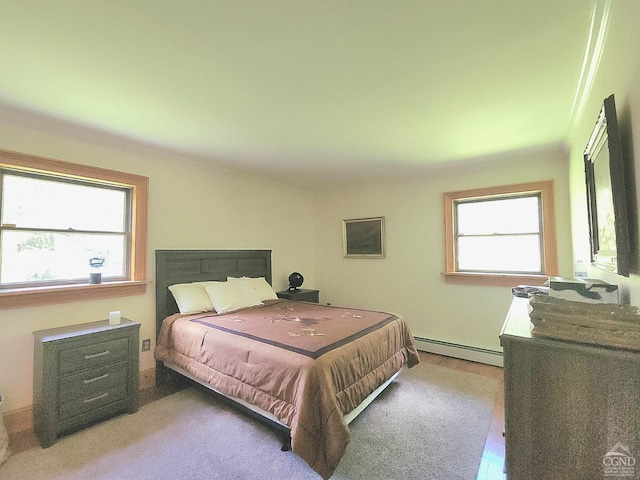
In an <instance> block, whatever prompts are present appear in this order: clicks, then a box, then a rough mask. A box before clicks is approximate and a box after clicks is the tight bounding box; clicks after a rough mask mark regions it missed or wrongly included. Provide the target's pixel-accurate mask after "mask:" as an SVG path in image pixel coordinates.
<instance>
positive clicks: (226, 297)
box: [204, 282, 262, 313]
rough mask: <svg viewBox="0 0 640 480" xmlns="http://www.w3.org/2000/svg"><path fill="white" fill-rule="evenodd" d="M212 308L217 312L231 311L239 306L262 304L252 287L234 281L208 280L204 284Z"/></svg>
mask: <svg viewBox="0 0 640 480" xmlns="http://www.w3.org/2000/svg"><path fill="white" fill-rule="evenodd" d="M204 288H205V290H206V292H207V294H208V295H209V299H210V300H211V303H212V304H213V308H215V309H216V312H218V313H227V312H233V311H234V310H239V309H241V308H247V307H253V306H255V305H262V301H261V300H260V298H259V297H258V294H257V293H256V292H255V290H254V289H253V288H250V286H248V285H247V284H236V283H235V282H208V283H207V284H206V285H205V286H204Z"/></svg>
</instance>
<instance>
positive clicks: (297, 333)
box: [155, 300, 419, 479]
mask: <svg viewBox="0 0 640 480" xmlns="http://www.w3.org/2000/svg"><path fill="white" fill-rule="evenodd" d="M155 356H156V359H158V360H162V361H164V362H167V363H169V364H173V365H177V366H179V367H181V368H183V369H184V370H186V371H188V372H189V373H191V374H192V375H193V376H194V377H196V378H198V379H199V380H200V381H203V382H205V383H207V384H209V385H211V386H212V387H213V388H215V389H216V390H218V391H219V392H222V393H224V394H226V395H229V396H233V397H237V398H240V399H242V400H244V401H246V402H248V403H250V404H252V405H255V406H257V407H259V408H261V409H262V410H265V411H267V412H270V413H271V414H273V415H274V416H275V417H276V418H277V419H278V420H279V421H280V422H282V423H283V424H285V425H287V426H288V427H289V428H290V429H291V448H292V450H293V451H294V452H295V453H296V454H297V455H299V456H300V457H301V458H303V459H304V460H305V461H306V462H307V463H308V464H309V465H310V466H311V468H313V469H314V470H315V471H316V472H318V474H320V475H321V476H322V477H323V478H325V479H326V478H329V477H330V476H331V474H332V473H333V471H334V470H335V468H336V467H337V465H338V463H339V461H340V459H341V458H342V456H343V454H344V451H345V448H346V446H347V444H348V443H349V428H348V426H347V424H346V422H345V420H344V414H346V413H349V412H350V411H351V410H353V409H354V408H355V407H356V406H358V405H359V404H360V403H361V402H362V401H363V400H364V399H365V398H366V397H367V396H368V395H369V394H370V393H371V392H373V391H374V390H375V389H376V388H377V387H378V386H380V385H381V384H382V383H384V382H385V381H386V380H387V379H389V378H390V377H391V376H392V375H393V374H394V373H395V372H397V371H398V370H399V369H400V368H401V367H402V366H403V365H404V364H407V365H408V366H409V367H412V366H414V365H416V364H417V363H418V362H419V358H418V353H417V351H416V348H415V344H414V340H413V337H412V335H411V333H410V331H409V328H408V326H407V324H406V323H405V321H404V320H403V319H402V318H400V317H398V316H396V315H392V314H390V313H385V312H374V311H369V310H357V309H346V308H339V307H330V306H324V305H319V304H314V303H305V302H291V301H285V300H271V301H269V302H266V303H265V304H264V305H261V306H258V307H251V308H247V309H243V310H240V311H237V312H233V313H227V314H222V315H218V314H211V313H203V314H197V315H188V316H183V315H180V314H176V315H172V316H170V317H168V318H167V319H166V320H165V321H164V324H163V327H162V329H161V331H160V335H159V336H158V342H157V346H156V350H155Z"/></svg>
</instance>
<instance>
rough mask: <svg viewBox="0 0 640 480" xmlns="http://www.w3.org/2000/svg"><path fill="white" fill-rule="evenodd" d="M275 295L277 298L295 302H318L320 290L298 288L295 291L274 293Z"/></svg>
mask: <svg viewBox="0 0 640 480" xmlns="http://www.w3.org/2000/svg"><path fill="white" fill-rule="evenodd" d="M276 295H278V298H284V299H285V300H295V301H296V302H313V303H319V302H320V290H307V289H304V288H298V289H297V290H283V291H281V292H276Z"/></svg>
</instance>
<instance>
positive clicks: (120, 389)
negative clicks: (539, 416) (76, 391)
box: [58, 383, 127, 421]
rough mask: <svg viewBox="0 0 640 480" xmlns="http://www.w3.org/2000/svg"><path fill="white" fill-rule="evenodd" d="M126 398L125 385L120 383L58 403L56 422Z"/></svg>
mask: <svg viewBox="0 0 640 480" xmlns="http://www.w3.org/2000/svg"><path fill="white" fill-rule="evenodd" d="M126 396H127V385H126V384H124V383H121V384H119V385H114V386H113V387H111V388H106V389H104V390H99V391H96V392H93V393H91V394H89V395H86V396H82V397H79V398H74V399H71V400H67V401H64V402H60V405H59V407H58V421H63V420H66V419H67V418H71V417H73V416H76V415H80V414H83V413H86V412H89V411H91V410H95V409H98V408H100V407H102V406H104V405H107V404H109V403H112V402H117V401H118V400H122V399H123V398H125V397H126Z"/></svg>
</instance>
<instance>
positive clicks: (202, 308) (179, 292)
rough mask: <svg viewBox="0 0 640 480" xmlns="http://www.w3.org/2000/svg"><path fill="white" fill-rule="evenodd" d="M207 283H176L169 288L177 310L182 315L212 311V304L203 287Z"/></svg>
mask: <svg viewBox="0 0 640 480" xmlns="http://www.w3.org/2000/svg"><path fill="white" fill-rule="evenodd" d="M206 283H209V282H194V283H176V284H175V285H171V286H169V291H170V292H171V293H172V294H173V298H174V299H175V300H176V304H177V305H178V310H180V313H182V314H190V313H199V312H209V311H213V310H214V308H213V304H212V303H211V299H210V298H209V295H207V291H206V290H205V289H204V285H205V284H206Z"/></svg>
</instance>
